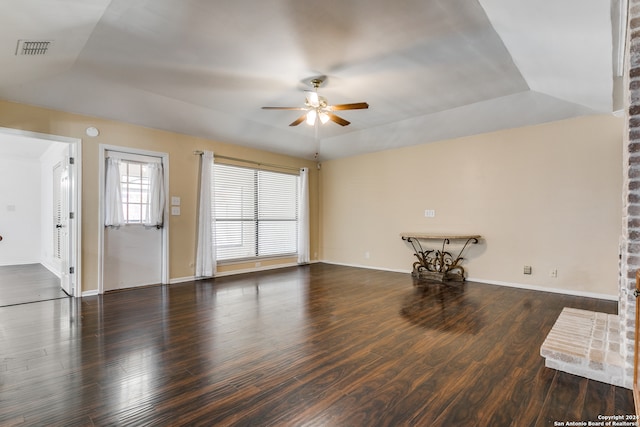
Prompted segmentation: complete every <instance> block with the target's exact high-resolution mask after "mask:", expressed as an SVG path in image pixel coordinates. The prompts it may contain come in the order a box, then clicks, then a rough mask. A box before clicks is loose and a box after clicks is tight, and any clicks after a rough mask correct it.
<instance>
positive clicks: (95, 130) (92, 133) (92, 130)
mask: <svg viewBox="0 0 640 427" xmlns="http://www.w3.org/2000/svg"><path fill="white" fill-rule="evenodd" d="M85 132H86V133H87V135H88V136H98V135H100V131H99V130H98V128H95V127H93V126H90V127H88V128H87V130H86V131H85Z"/></svg>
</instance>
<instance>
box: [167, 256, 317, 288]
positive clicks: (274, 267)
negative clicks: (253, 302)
mask: <svg viewBox="0 0 640 427" xmlns="http://www.w3.org/2000/svg"><path fill="white" fill-rule="evenodd" d="M318 262H319V261H311V262H309V264H316V263H318ZM299 265H300V264H297V263H287V264H277V265H269V266H265V267H253V268H243V269H241V270H231V271H223V272H217V273H216V274H215V276H213V277H196V276H189V277H178V278H175V279H170V280H169V284H170V285H173V284H175V283H184V282H191V281H194V280H203V279H214V278H216V277H227V276H235V275H236V274H246V273H258V272H260V271H267V270H277V269H279V268H289V267H297V266H299Z"/></svg>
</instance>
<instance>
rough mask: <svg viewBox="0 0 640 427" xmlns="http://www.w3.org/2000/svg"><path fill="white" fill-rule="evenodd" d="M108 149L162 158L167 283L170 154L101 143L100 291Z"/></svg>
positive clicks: (163, 276)
mask: <svg viewBox="0 0 640 427" xmlns="http://www.w3.org/2000/svg"><path fill="white" fill-rule="evenodd" d="M107 151H119V152H121V153H127V154H134V155H135V154H137V155H141V156H151V157H159V158H161V159H162V167H163V170H164V188H165V201H164V203H165V206H164V209H165V221H164V225H163V227H162V255H161V256H162V260H161V263H162V271H161V283H162V284H163V285H166V284H168V283H169V217H168V215H169V211H168V209H169V199H170V198H169V196H168V194H169V154H168V153H163V152H159V151H150V150H141V149H137V148H131V147H123V146H120V145H108V144H100V145H99V149H98V176H99V185H98V212H99V218H100V222H99V232H98V293H99V294H104V256H105V247H104V245H105V238H104V234H105V233H104V209H105V204H104V186H105V173H106V170H105V169H106V168H105V160H106V158H107Z"/></svg>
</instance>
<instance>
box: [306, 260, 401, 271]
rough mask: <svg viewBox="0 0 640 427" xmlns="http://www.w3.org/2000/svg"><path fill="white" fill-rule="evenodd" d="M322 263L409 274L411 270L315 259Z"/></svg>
mask: <svg viewBox="0 0 640 427" xmlns="http://www.w3.org/2000/svg"><path fill="white" fill-rule="evenodd" d="M317 262H321V263H323V264H331V265H341V266H343V267H353V268H366V269H367V270H377V271H389V272H391V273H406V274H411V270H407V269H394V268H385V267H373V266H371V265H360V264H349V263H344V262H334V261H317Z"/></svg>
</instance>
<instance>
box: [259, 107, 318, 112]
mask: <svg viewBox="0 0 640 427" xmlns="http://www.w3.org/2000/svg"><path fill="white" fill-rule="evenodd" d="M262 109H263V110H296V111H306V110H308V108H307V107H262Z"/></svg>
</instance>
